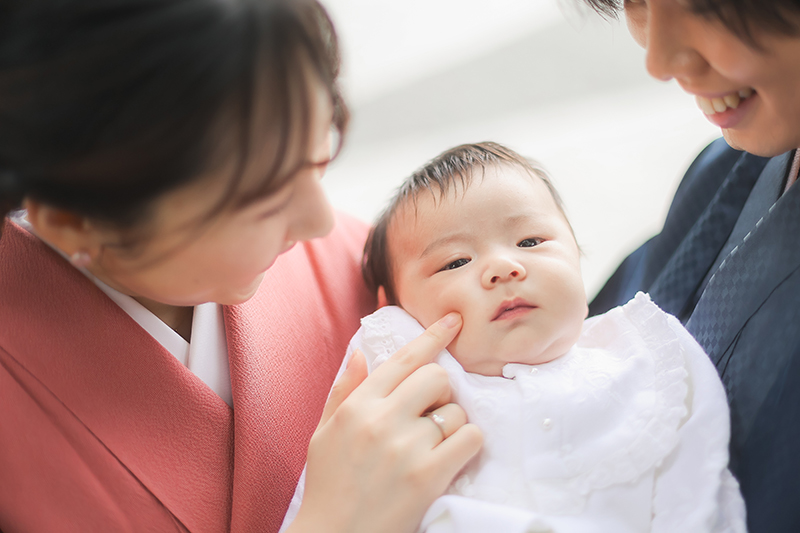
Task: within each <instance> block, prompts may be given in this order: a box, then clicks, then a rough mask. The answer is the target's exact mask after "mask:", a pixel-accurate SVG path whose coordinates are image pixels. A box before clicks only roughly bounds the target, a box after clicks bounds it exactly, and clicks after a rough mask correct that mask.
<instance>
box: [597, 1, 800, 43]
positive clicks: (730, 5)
mask: <svg viewBox="0 0 800 533" xmlns="http://www.w3.org/2000/svg"><path fill="white" fill-rule="evenodd" d="M583 2H585V3H586V4H588V5H589V6H590V7H592V9H594V10H595V11H597V12H598V13H600V14H601V15H603V16H606V17H612V18H617V17H618V16H619V13H621V12H622V10H623V6H624V4H625V2H624V0H583ZM687 3H688V5H689V7H690V9H691V10H692V12H694V13H696V14H698V15H701V16H704V17H708V18H710V19H716V20H719V21H720V22H722V24H724V25H725V26H726V27H727V28H728V29H729V30H731V31H732V32H733V33H734V34H735V35H737V36H738V37H740V38H741V39H742V40H744V41H745V42H747V43H749V44H752V45H756V46H757V45H758V42H757V41H756V40H755V39H754V36H753V30H754V29H764V30H770V31H775V32H778V33H780V34H783V35H798V34H800V24H798V22H800V0H687Z"/></svg>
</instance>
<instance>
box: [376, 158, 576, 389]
mask: <svg viewBox="0 0 800 533" xmlns="http://www.w3.org/2000/svg"><path fill="white" fill-rule="evenodd" d="M388 242H389V252H390V259H391V265H392V268H393V271H394V279H395V292H396V295H397V299H398V301H399V303H400V305H401V306H402V307H403V308H404V309H405V310H406V311H407V312H408V313H409V314H411V315H412V316H414V317H415V318H416V319H417V320H418V321H419V322H420V323H421V324H422V325H423V326H425V327H428V326H429V325H431V324H432V323H433V322H435V321H436V320H438V319H439V318H441V317H442V316H444V315H445V314H447V313H448V312H450V311H457V312H458V313H460V314H461V316H462V317H463V320H464V325H463V328H462V329H461V333H460V334H459V335H458V337H456V339H455V340H454V341H453V343H452V344H451V345H450V346H449V347H448V348H449V350H450V351H451V353H452V354H453V356H454V357H455V358H456V359H457V360H458V361H459V362H460V363H461V365H462V366H463V367H464V369H465V370H466V371H468V372H474V373H479V374H484V375H500V374H501V373H502V368H503V366H504V365H505V364H506V363H527V364H539V363H545V362H548V361H551V360H553V359H555V358H557V357H559V356H561V355H563V354H564V353H566V352H567V351H568V350H569V348H570V347H571V346H572V345H573V344H574V343H575V342H576V341H577V339H578V336H579V335H580V332H581V328H582V324H583V320H584V319H585V318H586V314H587V306H586V294H585V292H584V287H583V281H582V279H581V271H580V253H579V251H578V246H577V244H576V243H575V239H574V237H573V235H572V231H571V229H570V227H569V224H568V223H567V220H566V219H565V217H564V215H563V214H562V213H561V211H560V210H559V209H558V207H557V205H556V203H555V201H554V200H553V197H552V196H551V194H550V192H549V190H548V189H547V186H546V185H545V184H544V183H543V182H542V181H541V180H540V179H539V178H537V177H532V176H531V175H529V174H528V173H527V172H526V171H525V170H524V169H522V168H521V167H517V166H512V165H502V166H497V167H495V168H489V169H486V172H485V175H484V176H483V178H481V177H478V176H476V177H475V178H474V179H473V181H472V183H471V184H470V185H469V186H468V188H467V190H466V191H463V192H462V191H461V190H460V187H459V190H450V191H448V192H447V193H446V194H443V195H441V196H440V197H434V195H433V194H421V195H420V196H419V197H418V198H417V202H416V205H414V203H413V201H409V202H407V203H406V205H404V206H401V208H400V209H399V210H398V212H397V213H396V215H395V217H394V219H393V220H392V222H391V224H390V225H389V231H388Z"/></svg>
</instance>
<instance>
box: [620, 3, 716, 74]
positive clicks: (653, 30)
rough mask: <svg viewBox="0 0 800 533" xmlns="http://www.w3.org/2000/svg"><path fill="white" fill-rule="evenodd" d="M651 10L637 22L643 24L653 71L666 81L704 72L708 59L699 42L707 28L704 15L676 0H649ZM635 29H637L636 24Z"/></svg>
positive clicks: (650, 68)
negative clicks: (703, 19)
mask: <svg viewBox="0 0 800 533" xmlns="http://www.w3.org/2000/svg"><path fill="white" fill-rule="evenodd" d="M647 10H648V11H647V14H646V16H644V17H642V18H643V20H639V21H638V22H637V23H636V24H639V25H640V26H642V27H641V28H639V31H640V36H641V38H640V41H641V42H640V44H642V46H644V48H645V51H646V59H645V64H646V67H647V71H648V72H649V73H650V75H651V76H653V77H654V78H656V79H658V80H662V81H668V80H670V79H672V78H675V79H676V80H678V81H679V82H680V81H683V82H691V81H692V80H693V78H696V77H698V76H700V75H702V74H704V73H705V72H706V70H707V69H708V63H707V62H706V60H705V58H704V57H703V55H702V53H701V51H700V50H698V48H697V45H698V44H699V43H701V42H702V38H703V32H705V31H707V28H706V27H704V26H703V25H702V22H703V21H702V19H701V18H700V16H699V15H697V14H694V13H691V12H689V11H688V9H687V8H686V7H685V6H682V5H680V3H679V2H676V1H675V0H654V1H651V2H648V7H647ZM631 31H632V32H634V31H635V29H634V28H633V27H632V28H631Z"/></svg>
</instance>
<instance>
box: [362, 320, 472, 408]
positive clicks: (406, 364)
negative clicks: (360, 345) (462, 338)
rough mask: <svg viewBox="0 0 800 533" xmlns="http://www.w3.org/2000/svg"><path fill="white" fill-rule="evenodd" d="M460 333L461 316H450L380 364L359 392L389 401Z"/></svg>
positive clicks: (436, 323)
mask: <svg viewBox="0 0 800 533" xmlns="http://www.w3.org/2000/svg"><path fill="white" fill-rule="evenodd" d="M460 330H461V315H459V314H458V313H448V314H447V315H445V316H444V317H442V318H441V319H439V321H438V322H435V323H434V324H432V325H431V326H430V327H429V328H428V329H426V330H425V332H423V333H422V335H420V336H419V337H417V338H416V339H414V340H413V341H411V342H409V343H408V344H406V345H405V346H403V347H402V348H400V350H398V351H397V353H395V354H394V355H392V356H391V357H390V358H389V359H388V360H387V361H386V362H385V363H383V364H381V365H380V366H379V367H378V368H376V369H375V372H373V373H372V374H371V375H370V376H369V377H368V378H367V379H366V380H365V381H364V383H363V384H362V386H361V387H359V389H361V390H362V391H363V390H364V389H368V390H369V391H371V392H374V393H375V394H377V395H379V396H381V397H386V396H388V395H389V394H390V393H391V392H392V391H393V390H394V389H395V387H397V386H398V385H399V384H400V383H402V382H403V380H404V379H406V378H407V377H408V376H410V375H411V374H412V373H413V372H414V371H415V370H416V369H418V368H420V367H421V366H423V365H426V364H428V363H430V362H431V361H433V358H434V357H436V355H437V354H438V353H439V352H441V351H442V350H444V349H445V348H447V346H448V345H449V344H450V343H451V342H453V339H454V338H455V336H456V335H458V332H459V331H460Z"/></svg>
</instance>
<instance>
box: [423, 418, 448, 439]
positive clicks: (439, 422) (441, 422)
mask: <svg viewBox="0 0 800 533" xmlns="http://www.w3.org/2000/svg"><path fill="white" fill-rule="evenodd" d="M425 417H426V418H429V419H430V420H431V422H433V423H434V424H436V427H437V428H439V431H441V432H442V440H444V439H446V438H447V433H446V432H445V430H444V417H442V416H439V415H437V414H436V413H433V412H431V413H425Z"/></svg>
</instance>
